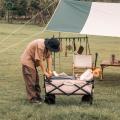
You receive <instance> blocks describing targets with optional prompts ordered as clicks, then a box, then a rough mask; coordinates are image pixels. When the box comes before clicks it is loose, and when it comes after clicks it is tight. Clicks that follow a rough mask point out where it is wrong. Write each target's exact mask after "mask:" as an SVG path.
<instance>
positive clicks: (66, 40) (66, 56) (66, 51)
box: [65, 38, 67, 57]
mask: <svg viewBox="0 0 120 120" xmlns="http://www.w3.org/2000/svg"><path fill="white" fill-rule="evenodd" d="M65 57H67V38H66V45H65Z"/></svg>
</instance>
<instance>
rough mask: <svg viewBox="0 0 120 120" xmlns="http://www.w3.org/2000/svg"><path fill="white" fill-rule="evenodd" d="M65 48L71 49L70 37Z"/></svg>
mask: <svg viewBox="0 0 120 120" xmlns="http://www.w3.org/2000/svg"><path fill="white" fill-rule="evenodd" d="M67 49H68V50H69V51H71V50H72V45H71V44H70V38H69V44H68V45H67Z"/></svg>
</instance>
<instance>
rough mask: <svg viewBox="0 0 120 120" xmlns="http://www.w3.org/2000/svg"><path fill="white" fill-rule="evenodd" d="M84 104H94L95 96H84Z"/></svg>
mask: <svg viewBox="0 0 120 120" xmlns="http://www.w3.org/2000/svg"><path fill="white" fill-rule="evenodd" d="M82 102H86V103H90V105H92V102H93V94H90V95H83V97H82Z"/></svg>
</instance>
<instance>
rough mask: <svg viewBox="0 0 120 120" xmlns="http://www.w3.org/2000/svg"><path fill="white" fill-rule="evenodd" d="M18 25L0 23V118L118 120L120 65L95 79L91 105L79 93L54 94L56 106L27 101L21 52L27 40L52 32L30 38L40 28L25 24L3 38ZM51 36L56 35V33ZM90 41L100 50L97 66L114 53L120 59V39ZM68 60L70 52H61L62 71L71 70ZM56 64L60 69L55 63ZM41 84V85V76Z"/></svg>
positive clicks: (91, 44)
mask: <svg viewBox="0 0 120 120" xmlns="http://www.w3.org/2000/svg"><path fill="white" fill-rule="evenodd" d="M21 26H22V25H14V24H0V120H120V68H114V67H109V68H106V69H105V71H104V75H105V76H104V80H103V81H101V80H99V79H98V80H96V81H95V90H94V102H93V105H92V106H90V105H89V104H83V103H82V104H81V103H80V96H70V97H66V96H57V99H56V104H55V105H47V104H45V103H43V104H42V105H34V104H30V103H28V102H27V100H26V92H25V85H24V81H23V78H22V73H21V64H20V55H21V53H22V51H23V50H24V48H25V46H26V45H27V44H28V42H30V41H32V40H33V39H36V38H40V37H43V38H45V37H51V36H52V35H53V33H42V34H38V35H36V36H33V37H31V36H32V35H34V34H36V33H38V32H40V31H41V30H42V28H40V27H39V26H33V25H27V26H25V27H23V28H22V29H21V30H18V31H17V32H15V33H13V35H12V36H10V37H9V38H8V39H6V40H5V38H6V37H7V36H8V35H9V34H10V33H11V32H12V31H15V30H16V29H18V28H20V27H21ZM54 35H55V36H57V37H58V33H54ZM61 36H78V35H74V34H62V35H61ZM3 39H4V41H3ZM89 42H90V48H91V52H92V54H93V55H94V54H95V53H96V52H98V53H99V57H98V63H97V66H98V67H99V64H100V63H101V61H102V60H103V59H109V58H110V55H111V54H113V53H114V54H115V55H116V57H118V58H119V59H120V47H119V46H120V38H112V37H96V36H89ZM16 43H19V44H16ZM82 44H84V43H82ZM56 61H58V58H56ZM71 63H72V54H71V52H69V56H68V57H66V58H65V57H64V51H63V52H62V53H61V72H62V71H64V72H66V73H69V74H70V73H72V68H71V66H72V64H71ZM56 66H57V69H59V68H58V66H59V65H58V63H57V64H56ZM41 76H42V75H40V77H41ZM41 87H43V80H42V77H41ZM42 89H43V88H42ZM43 91H44V89H43ZM42 95H44V92H43V93H42Z"/></svg>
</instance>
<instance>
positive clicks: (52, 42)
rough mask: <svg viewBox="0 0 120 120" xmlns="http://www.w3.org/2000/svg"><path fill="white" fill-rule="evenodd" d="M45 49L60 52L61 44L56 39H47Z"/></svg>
mask: <svg viewBox="0 0 120 120" xmlns="http://www.w3.org/2000/svg"><path fill="white" fill-rule="evenodd" d="M45 47H46V48H48V50H50V51H51V52H58V51H60V42H59V40H58V39H56V38H50V39H45Z"/></svg>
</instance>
